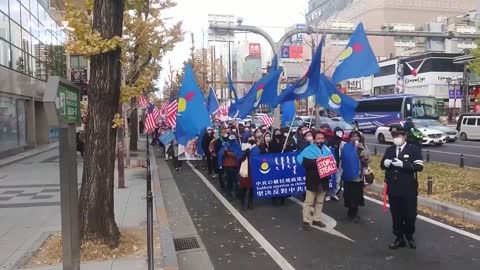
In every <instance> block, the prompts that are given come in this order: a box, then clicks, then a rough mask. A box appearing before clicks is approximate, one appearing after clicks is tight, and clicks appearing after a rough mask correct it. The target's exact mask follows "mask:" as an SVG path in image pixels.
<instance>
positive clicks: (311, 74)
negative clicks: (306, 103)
mask: <svg viewBox="0 0 480 270" xmlns="http://www.w3.org/2000/svg"><path fill="white" fill-rule="evenodd" d="M322 46H323V41H321V42H320V44H319V45H318V48H317V50H316V51H315V54H314V55H313V58H312V59H313V60H312V63H311V64H310V66H309V67H308V70H307V73H305V75H303V77H302V78H300V79H298V80H297V81H295V82H294V83H293V84H291V85H290V86H288V87H287V88H286V89H285V90H283V91H282V93H281V94H280V95H279V96H278V98H277V99H276V100H275V102H274V104H273V105H275V106H276V105H278V104H281V103H283V102H286V101H290V100H296V99H304V98H307V97H309V96H312V95H315V93H316V92H317V91H318V90H319V85H318V81H319V79H320V66H321V64H322V61H321V59H322ZM275 106H274V107H275Z"/></svg>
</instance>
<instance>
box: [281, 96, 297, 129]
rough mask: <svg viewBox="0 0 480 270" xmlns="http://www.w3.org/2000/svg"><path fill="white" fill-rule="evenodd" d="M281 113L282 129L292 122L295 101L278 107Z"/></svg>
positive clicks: (295, 109)
mask: <svg viewBox="0 0 480 270" xmlns="http://www.w3.org/2000/svg"><path fill="white" fill-rule="evenodd" d="M280 110H281V111H282V127H284V126H287V125H288V124H289V123H291V122H292V121H293V118H294V117H295V113H296V111H297V108H296V107H295V101H293V100H290V101H286V102H284V103H282V104H281V105H280Z"/></svg>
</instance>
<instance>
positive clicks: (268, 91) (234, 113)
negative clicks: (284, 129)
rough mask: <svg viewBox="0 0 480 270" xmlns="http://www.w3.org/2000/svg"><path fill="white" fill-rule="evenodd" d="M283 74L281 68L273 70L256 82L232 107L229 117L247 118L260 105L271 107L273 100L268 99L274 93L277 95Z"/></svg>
mask: <svg viewBox="0 0 480 270" xmlns="http://www.w3.org/2000/svg"><path fill="white" fill-rule="evenodd" d="M281 74H282V69H281V68H279V69H276V70H272V71H271V72H270V73H268V74H267V75H266V76H265V77H263V78H262V79H260V80H259V81H258V82H256V83H255V84H254V85H253V86H252V88H251V89H250V90H249V91H248V93H247V94H246V95H245V96H243V97H242V98H240V99H239V100H238V102H236V103H233V104H231V105H230V109H229V111H228V116H230V117H239V118H245V116H247V115H249V114H250V113H251V112H252V111H253V110H254V109H255V108H256V107H258V105H260V104H267V105H269V104H270V102H271V100H268V99H269V98H270V97H271V95H272V92H273V94H274V95H276V92H277V87H278V80H279V79H280V75H281ZM269 106H270V105H269Z"/></svg>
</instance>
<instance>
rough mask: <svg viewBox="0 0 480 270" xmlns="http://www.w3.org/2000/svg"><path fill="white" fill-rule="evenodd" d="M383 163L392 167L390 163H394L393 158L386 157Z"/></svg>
mask: <svg viewBox="0 0 480 270" xmlns="http://www.w3.org/2000/svg"><path fill="white" fill-rule="evenodd" d="M383 165H384V166H385V167H387V168H388V167H390V165H392V160H391V159H385V160H384V161H383Z"/></svg>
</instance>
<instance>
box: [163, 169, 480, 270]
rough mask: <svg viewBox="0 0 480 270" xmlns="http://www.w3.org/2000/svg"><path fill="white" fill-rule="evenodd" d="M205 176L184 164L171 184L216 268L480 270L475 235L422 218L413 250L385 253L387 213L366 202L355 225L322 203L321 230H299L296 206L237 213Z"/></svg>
mask: <svg viewBox="0 0 480 270" xmlns="http://www.w3.org/2000/svg"><path fill="white" fill-rule="evenodd" d="M170 165H171V164H170ZM171 169H172V168H171ZM204 175H206V174H205V172H204V171H203V170H200V169H199V170H196V169H194V168H193V166H192V167H189V166H188V165H186V164H184V168H183V170H182V171H180V172H177V173H174V178H175V181H176V184H177V186H178V188H179V190H180V193H181V195H182V197H183V199H184V201H185V204H186V207H187V209H188V211H189V214H190V215H191V216H192V219H193V220H194V223H195V226H196V229H197V231H198V233H199V235H200V237H201V239H202V241H203V243H204V245H205V246H206V249H207V251H208V254H209V256H210V258H211V260H212V262H213V264H214V266H215V269H228V270H236V269H239V270H240V269H262V270H269V269H299V270H300V269H316V270H321V269H355V270H363V269H372V270H373V269H392V270H395V269H399V270H400V269H402V270H403V269H409V270H414V269H419V270H426V269H462V270H463V269H464V270H469V269H472V270H473V269H480V236H478V235H474V234H470V233H468V232H463V231H461V230H457V231H456V229H454V228H452V227H449V226H448V225H444V224H441V223H436V222H435V221H432V220H430V219H428V218H424V219H425V220H421V219H419V220H418V222H417V234H416V239H417V244H418V247H417V249H416V250H411V249H407V248H405V249H400V250H397V251H391V250H389V249H388V244H389V243H390V242H391V241H392V240H393V238H394V237H393V235H392V234H391V218H390V214H389V213H384V212H382V208H381V206H380V205H379V204H378V202H377V201H375V200H373V199H371V200H372V201H370V200H368V201H367V202H366V207H364V208H362V209H361V210H360V215H361V217H362V221H361V223H360V224H353V223H351V222H349V221H347V220H346V210H345V208H344V207H343V205H342V203H341V202H328V203H326V205H325V208H324V209H325V210H324V211H325V213H326V215H328V217H327V216H324V217H323V221H324V222H325V223H327V225H328V226H327V229H324V230H321V229H320V228H315V229H314V230H312V231H310V232H306V231H303V230H302V229H301V225H302V219H301V202H300V201H298V200H296V199H291V200H287V203H286V205H285V206H282V207H274V206H272V205H271V203H270V200H266V201H257V202H255V209H254V210H248V211H244V212H242V211H240V210H239V207H238V203H237V202H232V203H230V202H228V201H227V200H226V199H225V198H224V197H223V196H222V195H221V194H220V192H219V190H218V183H217V182H218V181H217V180H216V179H213V178H208V177H205V176H204Z"/></svg>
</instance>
